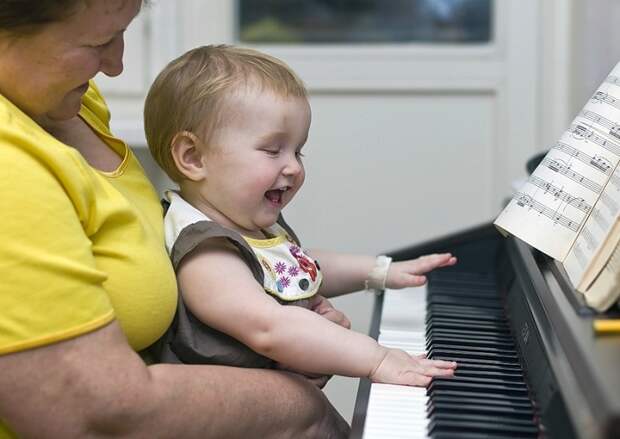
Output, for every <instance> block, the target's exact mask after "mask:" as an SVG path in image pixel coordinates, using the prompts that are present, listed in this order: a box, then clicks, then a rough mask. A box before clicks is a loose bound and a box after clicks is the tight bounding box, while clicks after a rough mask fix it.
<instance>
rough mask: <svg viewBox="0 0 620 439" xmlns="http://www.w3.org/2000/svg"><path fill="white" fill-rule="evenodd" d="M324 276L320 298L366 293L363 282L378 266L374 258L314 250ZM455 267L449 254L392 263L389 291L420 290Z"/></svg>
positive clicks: (388, 279) (388, 276)
mask: <svg viewBox="0 0 620 439" xmlns="http://www.w3.org/2000/svg"><path fill="white" fill-rule="evenodd" d="M311 253H312V257H314V258H316V259H317V260H318V261H319V264H320V266H321V271H322V272H323V284H322V286H321V294H322V295H324V296H325V297H334V296H340V295H342V294H347V293H351V292H353V291H359V290H362V289H364V281H365V280H366V279H368V275H369V273H370V272H371V271H372V269H373V267H374V266H375V257H374V256H366V255H354V254H347V253H336V252H329V251H325V250H312V252H311ZM454 264H456V258H455V257H454V256H452V255H451V254H450V253H440V254H432V255H426V256H421V257H419V258H416V259H410V260H408V261H402V262H392V263H391V265H390V268H389V270H388V274H387V278H386V282H385V286H386V288H395V289H397V288H405V287H417V286H420V285H424V284H425V283H426V276H425V274H426V273H428V272H430V271H432V270H434V269H436V268H440V267H447V266H450V265H454Z"/></svg>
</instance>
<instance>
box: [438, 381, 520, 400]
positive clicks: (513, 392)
mask: <svg viewBox="0 0 620 439" xmlns="http://www.w3.org/2000/svg"><path fill="white" fill-rule="evenodd" d="M437 390H459V391H471V392H485V393H495V394H500V395H508V396H523V397H527V396H528V390H527V388H526V389H523V388H518V387H513V386H507V385H505V384H484V383H473V382H462V381H458V380H452V379H442V378H439V377H435V378H433V380H432V381H431V383H430V384H429V385H428V387H427V393H428V394H429V395H432V394H433V392H435V391H437Z"/></svg>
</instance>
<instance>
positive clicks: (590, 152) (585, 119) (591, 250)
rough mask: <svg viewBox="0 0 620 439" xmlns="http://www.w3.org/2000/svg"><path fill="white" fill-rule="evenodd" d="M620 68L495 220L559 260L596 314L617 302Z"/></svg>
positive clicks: (619, 267)
mask: <svg viewBox="0 0 620 439" xmlns="http://www.w3.org/2000/svg"><path fill="white" fill-rule="evenodd" d="M619 163H620V63H618V64H617V65H616V67H615V68H614V69H613V70H612V71H611V73H610V74H609V76H607V78H606V79H605V81H603V83H602V84H601V86H600V87H599V88H598V89H597V91H596V92H595V93H594V95H593V96H592V98H591V99H590V100H589V101H588V102H587V103H586V105H585V106H584V107H583V109H582V110H581V112H580V113H579V114H578V115H577V117H575V119H574V120H573V122H572V124H571V125H570V127H569V129H568V130H566V132H564V134H563V135H562V136H561V137H560V139H559V140H558V141H557V143H556V144H555V145H553V147H552V148H551V149H550V150H549V152H548V153H547V155H546V156H545V157H544V159H543V160H542V161H541V163H540V165H539V166H538V167H537V168H536V170H535V171H534V172H533V173H532V175H531V176H530V177H529V179H528V180H527V181H526V183H525V184H524V185H523V187H521V189H520V190H519V192H518V193H517V194H516V195H515V196H514V197H513V199H512V200H511V201H510V203H509V204H508V205H507V206H506V208H505V209H504V210H503V211H502V213H501V214H500V215H499V217H498V218H497V219H496V220H495V225H496V227H498V228H499V229H500V231H502V232H503V233H510V234H512V235H514V236H516V237H518V238H520V239H522V240H523V241H525V242H527V243H528V244H530V245H531V246H532V247H535V248H537V249H538V250H540V251H542V252H543V253H545V254H547V255H549V256H551V257H552V258H554V259H557V260H558V261H560V262H561V263H562V265H563V266H564V268H565V270H566V272H567V273H568V276H569V278H570V280H571V282H572V283H573V285H574V286H575V288H576V289H577V291H580V292H581V293H583V294H584V295H585V299H586V302H587V303H588V305H590V306H591V307H593V308H595V309H597V310H604V309H607V308H608V307H610V306H611V305H613V303H615V302H616V300H618V297H620V166H618V164H619Z"/></svg>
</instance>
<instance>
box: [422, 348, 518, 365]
mask: <svg viewBox="0 0 620 439" xmlns="http://www.w3.org/2000/svg"><path fill="white" fill-rule="evenodd" d="M426 354H427V356H428V357H429V358H435V357H441V356H446V355H448V356H456V357H462V358H470V359H472V360H485V361H488V362H489V363H490V364H498V365H504V364H505V365H510V364H513V365H514V364H519V359H518V358H517V356H516V355H500V354H496V353H492V352H491V353H486V352H476V351H467V350H462V349H458V348H457V349H450V348H448V347H438V346H433V347H431V348H430V349H429V350H428V351H427V352H426Z"/></svg>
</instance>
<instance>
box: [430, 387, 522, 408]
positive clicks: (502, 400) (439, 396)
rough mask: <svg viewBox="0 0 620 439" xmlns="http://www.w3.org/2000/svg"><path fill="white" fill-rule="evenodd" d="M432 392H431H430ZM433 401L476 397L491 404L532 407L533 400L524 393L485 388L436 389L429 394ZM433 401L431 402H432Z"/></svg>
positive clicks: (453, 400)
mask: <svg viewBox="0 0 620 439" xmlns="http://www.w3.org/2000/svg"><path fill="white" fill-rule="evenodd" d="M429 393H430V392H429ZM429 396H430V398H431V400H432V401H435V400H438V401H439V400H444V401H450V402H456V401H465V402H466V401H468V400H469V399H476V400H477V401H478V402H479V401H480V400H484V401H488V403H489V404H504V405H506V404H510V405H514V406H518V405H520V404H521V406H522V407H531V406H532V402H531V401H530V398H529V397H528V396H523V395H505V394H502V393H493V392H485V391H484V390H474V391H470V390H454V389H435V390H434V391H433V393H432V395H429ZM432 401H431V402H432Z"/></svg>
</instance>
